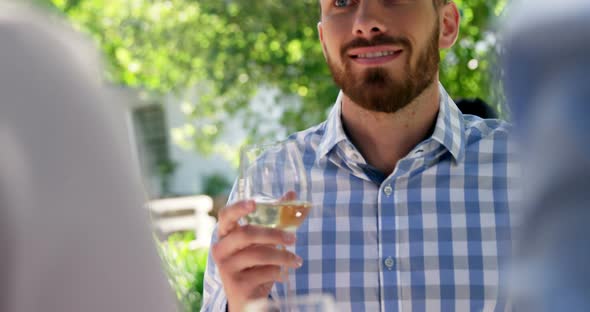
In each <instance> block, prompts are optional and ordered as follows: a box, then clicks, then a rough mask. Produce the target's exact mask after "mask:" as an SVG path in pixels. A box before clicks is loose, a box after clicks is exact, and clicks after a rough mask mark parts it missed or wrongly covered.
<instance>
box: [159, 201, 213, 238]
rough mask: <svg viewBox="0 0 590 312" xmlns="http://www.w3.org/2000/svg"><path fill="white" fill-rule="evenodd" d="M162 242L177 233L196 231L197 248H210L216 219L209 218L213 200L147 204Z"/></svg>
mask: <svg viewBox="0 0 590 312" xmlns="http://www.w3.org/2000/svg"><path fill="white" fill-rule="evenodd" d="M147 207H148V209H149V210H150V215H151V217H152V221H153V226H154V230H155V232H156V234H157V235H158V237H159V238H160V240H166V239H167V238H168V236H170V235H171V234H173V233H177V232H186V231H194V232H195V237H196V239H195V241H194V244H195V247H206V246H209V243H210V240H211V234H212V233H213V229H214V227H215V222H216V221H215V218H213V217H211V216H209V212H210V211H211V210H212V209H213V199H212V198H211V197H209V196H206V195H198V196H186V197H175V198H166V199H158V200H152V201H150V202H148V204H147Z"/></svg>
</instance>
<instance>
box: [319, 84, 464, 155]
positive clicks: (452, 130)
mask: <svg viewBox="0 0 590 312" xmlns="http://www.w3.org/2000/svg"><path fill="white" fill-rule="evenodd" d="M439 94H440V97H439V98H440V99H439V113H438V117H437V120H436V125H435V128H434V132H433V134H432V137H431V139H432V140H434V141H436V142H438V143H440V144H441V145H442V146H443V147H445V148H446V149H447V150H448V151H449V152H450V153H451V155H453V157H454V158H455V160H456V161H459V160H461V159H462V157H463V154H464V153H465V131H464V121H463V114H462V113H461V112H460V111H459V109H458V108H457V105H456V104H455V102H454V101H453V100H452V99H451V97H450V96H449V94H448V93H447V91H446V90H445V88H444V87H443V86H442V84H440V83H439ZM342 97H343V93H342V91H340V92H339V93H338V98H337V99H336V103H335V105H334V107H333V108H332V110H331V111H330V114H329V115H328V119H327V120H326V123H325V127H324V135H323V136H322V139H321V141H320V144H319V145H318V149H317V151H316V153H317V159H321V158H322V157H324V156H326V155H327V154H328V153H329V152H330V151H331V150H332V149H333V148H334V147H335V146H336V145H337V144H338V143H340V142H342V141H349V140H348V137H347V136H346V133H345V132H344V128H343V126H342V118H341V113H342ZM351 144H352V143H351Z"/></svg>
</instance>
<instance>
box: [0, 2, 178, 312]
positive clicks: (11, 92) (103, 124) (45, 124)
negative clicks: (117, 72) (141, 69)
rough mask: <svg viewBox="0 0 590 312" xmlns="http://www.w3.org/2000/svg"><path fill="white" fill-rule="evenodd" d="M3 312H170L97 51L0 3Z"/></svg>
mask: <svg viewBox="0 0 590 312" xmlns="http://www.w3.org/2000/svg"><path fill="white" fill-rule="evenodd" d="M0 42H1V45H0V69H1V70H0V95H1V98H0V276H2V278H1V279H0V311H7V312H32V311H45V312H74V311H75V312H78V311H85V312H93V311H95V312H104V311H159V312H160V311H174V310H175V309H176V304H175V300H174V297H173V294H172V292H171V290H170V288H169V285H168V283H167V279H166V276H165V273H164V270H163V267H162V265H161V263H160V260H159V258H158V254H157V250H156V247H155V245H154V242H153V240H152V235H151V231H150V229H149V226H148V218H147V215H146V212H145V211H144V210H143V209H142V206H143V204H144V201H145V197H144V196H143V192H142V190H141V184H140V180H139V178H138V173H137V172H136V171H135V170H134V168H135V164H134V162H133V161H132V155H131V150H130V146H129V145H128V142H127V138H128V135H127V132H126V130H125V124H124V113H123V107H124V105H123V103H122V102H120V101H118V100H117V99H115V98H113V97H110V96H108V95H107V92H106V89H104V85H103V83H102V81H101V76H102V73H101V71H100V67H99V64H98V57H97V55H96V52H95V51H94V50H92V49H90V45H89V43H87V42H85V40H83V39H82V38H81V36H79V35H78V34H76V33H74V32H73V31H72V30H71V29H69V28H68V27H66V26H65V25H63V24H62V23H60V22H59V21H56V20H53V19H52V18H50V17H48V16H46V15H44V14H42V13H41V12H39V11H38V10H36V9H33V8H32V7H30V6H26V5H24V4H23V3H22V2H20V3H17V2H7V1H0Z"/></svg>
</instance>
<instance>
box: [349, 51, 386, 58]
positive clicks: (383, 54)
mask: <svg viewBox="0 0 590 312" xmlns="http://www.w3.org/2000/svg"><path fill="white" fill-rule="evenodd" d="M393 54H395V52H393V51H381V52H373V53H366V54H359V55H358V58H376V57H382V56H388V55H393Z"/></svg>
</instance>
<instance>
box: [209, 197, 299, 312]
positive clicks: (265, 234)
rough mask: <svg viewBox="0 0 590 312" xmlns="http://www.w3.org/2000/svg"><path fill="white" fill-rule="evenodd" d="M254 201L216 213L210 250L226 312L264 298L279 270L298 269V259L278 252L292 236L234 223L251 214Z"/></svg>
mask: <svg viewBox="0 0 590 312" xmlns="http://www.w3.org/2000/svg"><path fill="white" fill-rule="evenodd" d="M255 208H256V207H255V203H254V201H240V202H237V203H235V204H233V205H230V206H227V207H225V208H224V209H222V210H221V211H220V212H219V225H218V228H217V230H218V234H219V241H218V242H217V243H216V244H214V245H213V246H212V248H211V252H212V255H213V259H214V261H215V264H216V265H217V267H218V269H219V273H220V275H221V280H222V282H223V288H224V290H225V294H226V296H227V301H228V308H229V310H230V311H232V312H235V311H238V312H240V311H241V310H242V309H243V308H244V305H245V304H246V303H247V302H248V301H250V300H253V299H260V298H266V297H268V295H269V294H270V290H271V288H272V285H273V283H274V282H275V281H280V280H281V266H285V267H289V268H298V267H300V266H301V264H302V262H303V261H302V259H301V258H300V257H298V256H296V255H295V254H293V253H291V252H289V251H286V250H285V249H278V248H277V246H278V245H292V244H294V243H295V239H296V238H295V235H294V234H293V233H288V232H284V231H281V230H278V229H272V228H264V227H259V226H254V225H245V226H240V225H239V224H238V220H239V219H240V218H242V217H244V216H246V215H247V214H249V213H250V212H252V211H254V210H255Z"/></svg>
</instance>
